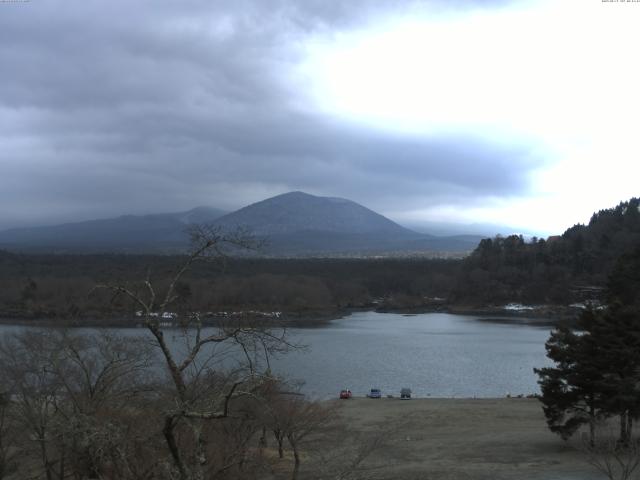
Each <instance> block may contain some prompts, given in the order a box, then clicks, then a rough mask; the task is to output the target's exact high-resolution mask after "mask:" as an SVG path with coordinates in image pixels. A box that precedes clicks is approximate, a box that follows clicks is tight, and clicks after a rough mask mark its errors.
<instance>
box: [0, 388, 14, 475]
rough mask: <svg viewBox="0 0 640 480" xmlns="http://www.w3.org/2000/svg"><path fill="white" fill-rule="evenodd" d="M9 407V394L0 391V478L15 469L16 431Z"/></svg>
mask: <svg viewBox="0 0 640 480" xmlns="http://www.w3.org/2000/svg"><path fill="white" fill-rule="evenodd" d="M10 408H11V402H10V395H9V394H8V393H6V392H4V391H0V480H3V479H4V478H7V477H8V476H9V475H11V474H12V473H14V472H15V471H16V470H17V463H16V457H17V454H18V446H17V442H16V434H17V432H16V431H15V429H14V428H12V427H13V425H11V423H12V422H11V420H12V419H11V415H10Z"/></svg>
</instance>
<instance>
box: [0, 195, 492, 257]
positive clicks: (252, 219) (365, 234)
mask: <svg viewBox="0 0 640 480" xmlns="http://www.w3.org/2000/svg"><path fill="white" fill-rule="evenodd" d="M195 223H211V224H213V225H215V226H217V227H219V228H220V229H222V230H227V231H232V230H234V229H236V228H239V227H242V228H246V229H248V230H249V231H250V232H251V233H252V234H253V235H254V236H256V237H258V238H260V239H264V240H265V244H266V246H265V247H264V249H263V251H262V253H263V254H265V255H273V256H327V255H340V256H342V255H347V256H360V255H410V254H420V255H423V254H434V253H442V252H469V251H471V250H473V249H474V248H475V247H476V246H477V244H478V242H479V241H480V240H481V238H482V237H481V236H478V235H456V236H450V237H436V236H433V235H429V234H422V233H417V232H415V231H413V230H409V229H407V228H405V227H402V226H400V225H398V224H397V223H395V222H393V221H391V220H389V219H388V218H386V217H384V216H382V215H380V214H378V213H376V212H374V211H373V210H370V209H368V208H366V207H364V206H362V205H359V204H358V203H355V202H353V201H351V200H346V199H344V198H333V197H318V196H314V195H309V194H307V193H303V192H290V193H285V194H283V195H278V196H275V197H272V198H268V199H266V200H263V201H260V202H257V203H254V204H251V205H248V206H246V207H244V208H241V209H240V210H237V211H235V212H232V213H228V214H224V212H221V211H220V210H216V209H212V208H208V207H198V208H194V209H193V210H189V211H187V212H178V213H163V214H155V215H143V216H134V215H125V216H122V217H118V218H110V219H103V220H90V221H85V222H78V223H67V224H63V225H55V226H48V227H37V228H20V229H12V230H6V231H4V232H0V248H3V249H9V250H23V251H41V252H51V251H53V252H81V253H87V252H128V253H176V252H183V251H185V250H186V249H187V248H188V247H189V243H188V236H187V234H186V233H185V229H186V227H187V226H188V225H190V224H195Z"/></svg>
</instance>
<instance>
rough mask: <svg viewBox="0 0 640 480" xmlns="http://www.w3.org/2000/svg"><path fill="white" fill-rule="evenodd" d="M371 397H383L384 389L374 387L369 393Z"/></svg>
mask: <svg viewBox="0 0 640 480" xmlns="http://www.w3.org/2000/svg"><path fill="white" fill-rule="evenodd" d="M367 397H369V398H382V391H381V390H380V389H379V388H372V389H371V391H370V392H369V395H367Z"/></svg>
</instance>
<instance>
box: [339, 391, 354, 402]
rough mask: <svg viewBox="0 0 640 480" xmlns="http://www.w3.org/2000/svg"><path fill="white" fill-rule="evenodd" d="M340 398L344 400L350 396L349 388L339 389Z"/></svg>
mask: <svg viewBox="0 0 640 480" xmlns="http://www.w3.org/2000/svg"><path fill="white" fill-rule="evenodd" d="M340 398H342V399H345V400H346V399H349V398H351V390H349V389H348V388H345V389H344V390H340Z"/></svg>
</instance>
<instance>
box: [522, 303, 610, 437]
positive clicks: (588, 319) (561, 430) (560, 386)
mask: <svg viewBox="0 0 640 480" xmlns="http://www.w3.org/2000/svg"><path fill="white" fill-rule="evenodd" d="M596 317H597V315H596V313H595V312H594V311H593V310H586V311H585V312H584V313H583V315H582V316H581V317H580V322H579V327H580V328H581V329H582V330H583V331H584V333H582V334H577V333H575V332H573V331H571V330H570V329H568V328H566V327H561V328H558V329H557V330H554V331H553V332H552V333H551V336H550V338H549V340H548V341H547V343H546V344H545V347H546V349H547V356H548V357H549V358H550V359H551V360H553V362H554V363H555V364H556V366H555V367H547V368H540V369H535V370H534V371H535V372H536V373H537V374H538V375H539V376H540V380H539V382H538V383H539V384H540V390H541V392H542V396H541V398H540V400H541V401H542V404H543V410H544V414H545V417H546V418H547V424H548V425H549V429H550V430H551V431H552V432H554V433H557V434H558V435H560V436H561V437H562V438H563V439H565V440H566V439H568V438H569V437H571V436H572V435H573V434H574V433H575V432H576V431H577V430H578V429H579V428H580V427H581V426H582V425H584V424H589V425H590V426H591V429H590V431H591V441H592V442H593V440H594V439H593V435H594V430H593V427H594V425H595V422H596V420H597V418H598V417H600V416H606V415H607V411H606V410H604V409H603V403H604V397H603V391H602V383H603V378H604V377H603V374H602V371H601V369H600V365H598V362H597V360H598V348H599V347H598V345H597V344H596V343H595V342H594V341H593V337H592V336H591V334H590V332H591V329H592V328H593V325H594V322H595V319H596Z"/></svg>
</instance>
